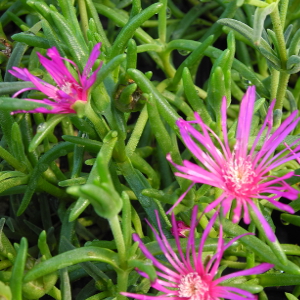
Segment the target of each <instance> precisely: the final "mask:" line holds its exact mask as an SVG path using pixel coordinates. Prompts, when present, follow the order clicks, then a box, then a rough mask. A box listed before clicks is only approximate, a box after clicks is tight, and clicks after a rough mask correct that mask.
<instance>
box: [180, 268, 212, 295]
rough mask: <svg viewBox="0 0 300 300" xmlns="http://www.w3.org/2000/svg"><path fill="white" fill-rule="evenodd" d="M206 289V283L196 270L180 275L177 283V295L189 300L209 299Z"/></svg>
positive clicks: (207, 289)
mask: <svg viewBox="0 0 300 300" xmlns="http://www.w3.org/2000/svg"><path fill="white" fill-rule="evenodd" d="M208 291H209V287H208V285H207V283H206V282H205V281H203V280H202V279H201V277H200V276H199V275H198V273H196V272H194V273H189V274H187V275H184V276H182V277H181V279H180V283H179V285H178V296H179V297H181V298H188V299H189V300H209V299H211V297H210V296H209V295H208V294H207V292H208Z"/></svg>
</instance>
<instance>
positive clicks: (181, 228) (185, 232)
mask: <svg viewBox="0 0 300 300" xmlns="http://www.w3.org/2000/svg"><path fill="white" fill-rule="evenodd" d="M175 230H177V233H176V232H175ZM190 230H191V228H190V227H189V226H188V225H186V224H185V223H184V222H183V221H176V228H175V227H172V228H171V233H172V234H173V235H174V236H175V234H178V235H179V237H188V236H189V234H190Z"/></svg>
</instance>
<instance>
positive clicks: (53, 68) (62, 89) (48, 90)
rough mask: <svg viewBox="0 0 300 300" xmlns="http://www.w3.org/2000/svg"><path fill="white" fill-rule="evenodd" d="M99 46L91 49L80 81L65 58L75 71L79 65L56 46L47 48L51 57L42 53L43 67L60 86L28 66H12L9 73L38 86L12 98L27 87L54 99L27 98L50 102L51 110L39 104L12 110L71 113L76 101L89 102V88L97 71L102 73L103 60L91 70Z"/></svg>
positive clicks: (48, 103)
mask: <svg viewBox="0 0 300 300" xmlns="http://www.w3.org/2000/svg"><path fill="white" fill-rule="evenodd" d="M100 46H101V44H100V43H99V44H96V46H95V47H94V49H93V50H92V52H91V55H90V57H89V59H88V61H87V64H86V66H85V67H84V70H83V72H82V74H80V73H79V72H78V78H79V79H78V80H77V79H75V78H74V76H73V75H72V74H71V73H70V71H69V70H68V69H67V67H66V66H65V64H64V62H63V61H64V60H66V61H68V62H69V63H70V64H72V65H73V66H74V67H75V69H76V70H78V67H77V65H76V64H75V63H74V62H73V61H71V60H69V59H66V58H63V57H61V56H60V54H59V52H58V50H57V49H56V48H55V47H53V48H50V49H48V50H47V55H48V56H49V57H50V59H47V58H46V57H44V56H42V55H41V54H40V53H38V54H37V55H38V56H39V59H40V62H41V64H42V66H44V68H45V69H46V70H47V71H48V72H49V74H50V75H51V77H52V78H53V79H54V81H55V82H56V84H57V86H53V85H51V84H49V83H48V82H46V81H44V80H42V79H40V78H38V77H36V76H34V75H32V74H31V73H30V72H29V71H28V69H26V68H25V69H21V68H17V67H13V70H10V71H9V72H10V73H11V74H12V75H13V76H15V77H17V78H19V79H21V80H25V81H31V82H32V83H33V84H34V85H35V87H32V88H25V89H22V90H20V91H18V92H17V93H15V94H14V95H13V97H16V96H18V95H19V94H21V93H23V92H25V91H28V90H39V91H41V92H42V93H44V94H46V95H47V96H48V97H49V98H50V99H51V100H48V99H43V100H36V99H24V100H27V101H34V102H38V103H43V104H47V105H51V106H52V109H51V110H49V109H47V108H44V107H39V108H36V109H33V110H30V111H23V110H18V111H14V112H13V113H20V112H31V113H48V114H70V113H76V111H75V110H74V108H73V106H74V104H75V102H76V101H82V102H87V98H88V90H89V88H90V87H91V86H92V85H93V84H94V82H95V80H96V76H97V73H98V72H99V70H100V68H101V65H102V63H101V64H100V65H99V67H98V68H97V70H95V71H94V72H92V67H93V65H94V63H95V61H96V59H97V58H98V57H99V55H100Z"/></svg>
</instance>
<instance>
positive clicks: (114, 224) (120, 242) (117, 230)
mask: <svg viewBox="0 0 300 300" xmlns="http://www.w3.org/2000/svg"><path fill="white" fill-rule="evenodd" d="M108 221H109V225H110V228H111V231H112V233H113V236H114V240H115V242H116V246H117V249H118V255H119V260H120V268H124V267H125V265H126V260H127V257H126V249H125V243H124V239H123V233H122V230H121V226H120V222H119V219H118V215H115V216H114V217H112V218H110V219H108Z"/></svg>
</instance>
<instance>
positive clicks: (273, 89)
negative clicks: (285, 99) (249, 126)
mask: <svg viewBox="0 0 300 300" xmlns="http://www.w3.org/2000/svg"><path fill="white" fill-rule="evenodd" d="M279 75H280V72H279V71H277V70H275V69H274V68H271V86H270V101H272V100H274V99H276V96H277V90H278V83H279Z"/></svg>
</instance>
